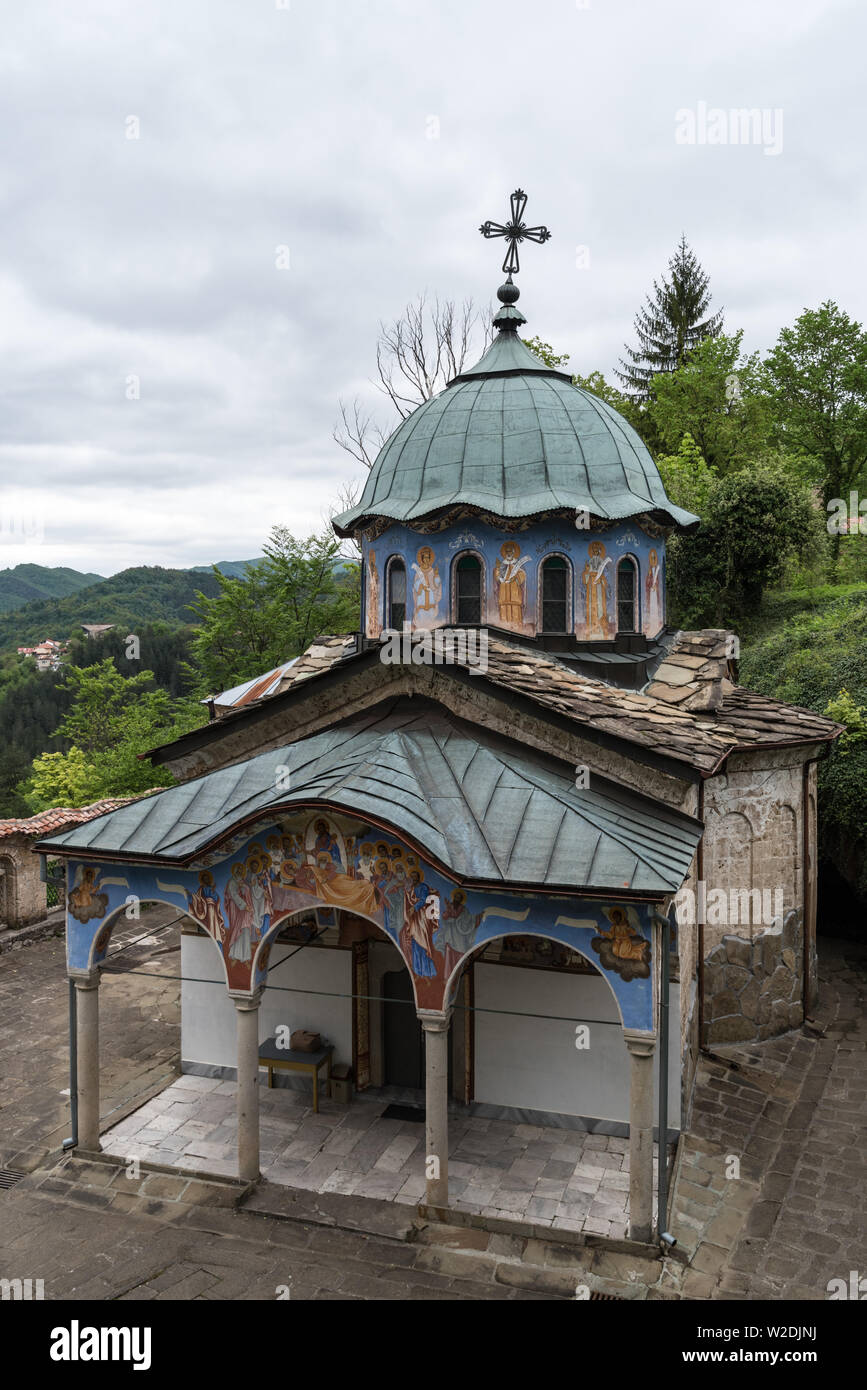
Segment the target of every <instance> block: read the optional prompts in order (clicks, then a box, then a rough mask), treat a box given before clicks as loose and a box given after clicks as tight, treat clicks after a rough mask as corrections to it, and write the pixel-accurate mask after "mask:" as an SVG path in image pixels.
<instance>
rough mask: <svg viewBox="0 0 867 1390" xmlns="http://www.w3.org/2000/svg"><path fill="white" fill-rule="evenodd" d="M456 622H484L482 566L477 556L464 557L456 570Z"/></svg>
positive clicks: (459, 561)
mask: <svg viewBox="0 0 867 1390" xmlns="http://www.w3.org/2000/svg"><path fill="white" fill-rule="evenodd" d="M455 607H456V610H457V613H456V618H455V621H456V622H459V623H480V622H481V621H482V566H481V564H480V562H479V561H478V560H477V559H476V557H475V555H462V556H461V557H460V559H459V560H458V562H457V566H456V568H455Z"/></svg>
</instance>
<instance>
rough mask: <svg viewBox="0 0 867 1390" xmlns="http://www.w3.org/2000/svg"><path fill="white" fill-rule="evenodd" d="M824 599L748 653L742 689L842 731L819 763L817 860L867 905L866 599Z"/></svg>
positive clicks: (860, 595)
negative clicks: (824, 717) (801, 709)
mask: <svg viewBox="0 0 867 1390" xmlns="http://www.w3.org/2000/svg"><path fill="white" fill-rule="evenodd" d="M824 593H825V594H827V597H826V598H825V599H823V600H821V601H819V602H817V604H816V606H814V607H813V608H812V609H811V610H810V611H808V612H802V613H800V614H798V615H796V616H794V617H791V618H789V619H788V620H787V621H786V622H785V623H783V624H782V625H781V626H779V627H776V628H774V629H773V630H772V631H771V632H770V633H768V634H767V635H766V636H764V637H763V638H761V639H760V640H759V641H756V642H754V643H752V644H750V645H749V646H747V647H745V649H744V650H743V652H742V654H741V662H740V679H741V681H742V683H743V684H744V685H746V686H748V687H749V688H750V689H752V690H758V691H759V692H760V693H761V694H764V695H771V696H773V697H774V698H776V699H778V700H786V701H788V702H789V703H790V704H793V705H800V706H802V707H805V708H806V709H812V710H815V711H816V712H817V713H821V714H826V715H828V717H829V718H831V719H835V720H837V722H838V723H840V724H843V725H844V727H845V729H846V732H845V733H844V734H843V735H842V736H841V737H840V739H839V740H838V742H837V744H836V746H835V748H834V750H833V751H832V752H831V754H830V756H829V757H827V758H823V759H822V761H821V762H820V763H819V777H818V784H819V785H818V790H819V853H820V856H821V858H822V859H824V860H825V861H827V862H830V863H831V864H833V865H834V867H835V869H836V870H837V872H838V873H839V874H840V875H841V876H842V878H843V879H844V880H845V881H846V882H847V883H848V884H849V886H850V887H851V888H852V889H853V890H854V891H855V892H856V893H857V894H858V895H859V897H860V899H861V901H862V902H863V903H867V662H865V661H864V652H865V650H867V598H865V593H864V589H863V586H862V587H861V588H860V590H859V591H857V592H854V593H851V594H848V595H847V596H846V597H842V598H841V597H835V596H834V591H833V590H832V589H826V590H825V591H824Z"/></svg>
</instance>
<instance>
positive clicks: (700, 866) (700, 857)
mask: <svg viewBox="0 0 867 1390" xmlns="http://www.w3.org/2000/svg"><path fill="white" fill-rule="evenodd" d="M697 819H698V820H700V821H701V823H702V827H704V782H699V784H698V811H697ZM703 882H704V830H703V829H702V837H701V839H700V840H699V842H698V849H697V851H696V886H697V888H698V891H697V893H696V904H697V905H698V904H700V903H702V902H703V901H704V895H703V894H702V892H701V888H700V885H701V884H702V883H703ZM697 915H698V914H697ZM701 917H704V913H701ZM682 987H683V984H682V982H681V988H682ZM703 1048H704V922H703V921H701V920H699V922H698V1050H699V1052H701V1051H702V1049H703Z"/></svg>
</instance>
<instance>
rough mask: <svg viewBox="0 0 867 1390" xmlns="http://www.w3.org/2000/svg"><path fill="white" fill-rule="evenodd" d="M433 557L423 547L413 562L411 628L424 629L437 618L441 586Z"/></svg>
mask: <svg viewBox="0 0 867 1390" xmlns="http://www.w3.org/2000/svg"><path fill="white" fill-rule="evenodd" d="M435 558H436V557H435V556H434V553H433V550H432V549H431V547H430V546H429V545H423V546H421V548H420V549H419V551H418V554H417V555H416V558H415V561H414V562H413V566H412V568H413V581H412V598H413V615H412V620H413V626H414V627H419V628H426V627H429V626H431V624H433V623H434V622H435V621H436V619H437V618H438V617H439V606H440V600H441V599H442V596H443V585H442V580H441V579H440V572H439V570H438V569H437V567H436V564H435V563H434V561H435Z"/></svg>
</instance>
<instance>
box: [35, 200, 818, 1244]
mask: <svg viewBox="0 0 867 1390" xmlns="http://www.w3.org/2000/svg"><path fill="white" fill-rule="evenodd" d="M525 203H526V198H525V196H524V195H523V194H522V193H520V192H518V193H516V194H515V195H514V196H513V199H512V211H511V221H510V222H509V223H507V224H506V225H504V226H502V227H498V226H496V225H495V224H491V223H487V224H485V226H484V227H483V228H482V230H483V232H485V234H486V235H504V236H505V237H506V239H507V242H508V248H509V254H508V256H507V258H506V262H505V264H504V270H505V271H506V274H507V279H506V282H505V284H504V285H502V286H501V288H500V289H499V291H498V300H499V306H500V307H499V309H498V312H497V313H496V316H495V318H494V328H495V336H494V339H493V342H492V343H491V345H490V347H489V348H488V349H487V351H486V352H485V353H484V355H483V356H482V358H481V360H480V361H478V362H477V363H476V364H475V366H473V367H471V368H469V369H468V370H464V371H461V372H460V374H459V375H457V376H456V377H455V378H454V379H453V380H452V381H451V382H449V384H448V386H447V387H446V388H445V389H444V390H443V391H441V392H440V394H439V395H437V396H435V397H433V398H432V399H430V400H428V401H426V402H425V403H424V404H422V405H420V406H419V407H418V408H417V409H416V410H415V411H413V413H412V414H410V415H409V416H408V417H407V418H406V419H405V420H404V421H403V422H402V423H401V424H400V426H399V427H398V428H397V429H396V430H395V432H394V433H393V434H392V436H391V438H390V439H388V441H387V442H386V443H385V445H384V447H383V448H382V450H381V452H380V453H379V456H378V458H377V459H376V461H375V463H374V466H373V467H372V469H371V471H370V475H369V477H368V479H367V482H366V486H365V488H364V491H363V494H362V495H361V497H360V500H359V501H358V503H357V505H355V506H353V507H352V508H351V509H350V510H349V511H346V512H344V513H343V514H342V515H341V516H339V517H337V518H336V519H335V521H334V527H335V530H336V532H337V534H338V535H339V536H341V537H352V538H354V539H355V540H356V541H357V542H358V544H359V546H360V549H361V555H362V595H363V599H362V614H361V624H360V630H359V631H358V632H354V633H347V634H328V635H323V636H322V637H320V638H318V639H317V640H316V642H314V643H313V645H312V646H311V647H310V648H309V649H308V650H307V651H305V652H304V653H303V654H302V655H301V656H300V657H299V658H298V660H296V661H294V662H290V663H288V664H287V665H286V666H285V667H281V668H278V669H277V670H276V671H275V672H270V673H267V678H266V677H264V676H263V679H262V680H261V681H258V682H252V683H247V684H246V685H245V686H242V687H238V688H236V689H235V690H234V691H232V692H226V693H225V694H224V695H222V696H221V695H216V696H215V698H214V700H213V703H212V713H213V717H212V718H211V720H210V722H209V723H207V724H206V725H205V726H204V727H202V728H200V729H197V730H195V731H194V732H192V733H189V734H187V735H185V736H184V737H183V738H181V739H179V740H177V741H176V742H174V743H172V744H171V745H169V746H167V747H163V748H159V749H156V750H154V751H152V752H151V753H150V755H149V756H150V758H151V760H152V762H153V763H154V764H159V765H161V766H167V767H169V768H170V769H171V770H172V772H173V773H174V774H175V775H176V777H177V778H178V783H179V784H178V785H177V786H174V787H170V788H167V789H166V790H163V791H161V792H159V793H156V794H154V795H151V796H148V797H146V798H143V799H140V800H138V801H135V802H133V803H130V804H128V805H124V806H121V807H119V808H118V809H115V810H112V811H109V812H108V813H107V814H105V815H103V816H101V817H99V818H98V819H95V820H92V821H90V822H89V823H87V824H86V825H82V826H76V827H74V828H72V829H71V830H68V831H67V832H65V833H63V834H60V835H55V836H53V837H51V838H50V839H46V840H44V841H43V842H42V843H41V844H40V846H39V847H38V848H39V849H40V851H41V852H44V853H46V854H50V855H51V856H52V857H54V858H57V857H62V858H64V859H65V860H66V862H67V872H68V914H67V923H68V926H67V941H68V967H69V974H70V977H71V978H72V979H73V980H74V981H75V984H76V996H77V1030H78V1032H77V1036H78V1121H79V1125H78V1133H79V1146H80V1147H81V1148H82V1149H84V1150H95V1149H97V1148H98V1147H99V1144H100V1132H101V1125H100V1111H99V1054H98V1037H99V1032H98V1015H99V1009H98V999H99V989H98V985H99V979H100V965H101V963H102V962H103V961H104V960H105V957H106V952H107V950H108V946H109V942H110V939H111V934H112V930H113V928H114V926H115V924H116V923H117V921H118V920H119V919H120V920H123V915H124V911H125V909H126V907H127V906H128V904H129V902H130V901H131V900H140V901H142V902H145V901H159V902H163V903H169V904H171V905H172V906H174V907H176V908H178V910H179V911H180V912H182V913H183V914H185V925H184V930H183V936H182V958H181V975H182V1024H181V1069H182V1071H183V1072H184V1073H186V1074H189V1075H194V1076H201V1077H221V1078H225V1079H228V1080H236V1081H237V1171H238V1173H239V1175H240V1176H241V1177H243V1178H245V1179H248V1180H251V1181H255V1180H257V1179H258V1177H259V1174H260V1168H261V1164H260V1132H259V1109H260V1097H261V1095H262V1094H263V1089H262V1088H263V1087H264V1086H265V1084H266V1078H265V1074H264V1072H263V1071H260V1068H261V1067H263V1066H265V1065H266V1064H267V1062H268V1059H269V1058H271V1059H275V1066H274V1069H273V1070H274V1077H275V1080H276V1082H277V1084H278V1085H281V1086H285V1087H295V1088H301V1087H304V1088H306V1089H307V1091H308V1092H309V1090H310V1085H311V1082H310V1078H309V1076H306V1075H304V1074H303V1072H298V1071H293V1070H292V1069H281V1067H280V1066H279V1061H280V1053H281V1049H282V1050H283V1051H286V1052H287V1055H288V1052H290V1051H291V1053H292V1056H293V1057H295V1056H296V1055H297V1049H296V1048H294V1047H290V1046H289V1043H288V1042H287V1039H291V1035H292V1034H297V1032H298V1031H300V1030H307V1031H309V1032H312V1033H314V1034H319V1035H320V1037H321V1040H322V1050H323V1052H326V1051H327V1066H328V1068H329V1069H330V1070H333V1069H334V1068H342V1069H344V1070H345V1069H348V1071H349V1079H350V1083H351V1088H352V1092H353V1097H354V1098H353V1101H352V1104H360V1103H362V1102H363V1101H364V1099H365V1097H371V1096H377V1097H385V1098H391V1099H392V1100H396V1101H398V1102H400V1103H402V1104H404V1105H406V1106H409V1107H412V1106H415V1107H418V1108H419V1109H423V1110H424V1136H425V1138H424V1149H425V1155H424V1156H425V1170H424V1178H425V1187H424V1194H423V1195H424V1201H425V1203H426V1205H427V1207H428V1209H443V1208H447V1207H448V1205H449V1200H450V1194H449V1125H450V1121H451V1123H452V1124H455V1123H456V1117H460V1116H466V1115H469V1116H479V1117H483V1118H485V1117H487V1118H489V1119H509V1118H514V1119H515V1120H516V1122H518V1123H522V1124H528V1125H536V1126H550V1127H559V1128H561V1129H563V1130H564V1131H565V1130H583V1131H585V1132H589V1133H596V1134H601V1135H609V1136H610V1135H621V1136H622V1137H623V1138H624V1139H625V1140H626V1141H627V1142H626V1144H625V1145H624V1146H623V1147H624V1149H625V1150H626V1152H627V1154H628V1226H627V1229H628V1234H629V1235H630V1236H631V1237H632V1238H633V1239H635V1240H641V1241H647V1240H649V1239H650V1238H651V1237H652V1235H653V1233H654V1232H655V1231H656V1230H662V1229H664V1224H663V1223H664V1216H665V1213H664V1210H660V1211H659V1212H658V1214H657V1212H656V1210H655V1201H656V1183H657V1181H658V1180H659V1179H658V1177H657V1176H656V1172H655V1167H654V1152H655V1141H657V1142H658V1141H659V1140H660V1139H663V1140H668V1139H671V1138H673V1137H674V1136H676V1134H677V1132H678V1131H679V1130H680V1129H681V1128H683V1127H684V1126H685V1125H686V1124H687V1123H688V1120H689V1111H690V1104H691V1098H692V1089H693V1075H694V1070H695V1063H696V1058H697V1055H698V1051H699V1049H700V1048H701V1047H706V1046H713V1045H719V1044H724V1043H729V1042H749V1041H757V1040H761V1039H764V1038H768V1037H771V1036H774V1035H775V1034H778V1033H781V1032H784V1031H786V1030H788V1029H791V1028H796V1027H798V1026H799V1025H800V1024H801V1023H802V1021H803V1019H804V1016H805V1013H807V1012H808V1011H809V1010H810V1008H811V1006H812V1003H813V1002H814V1000H815V996H816V988H817V985H816V766H817V761H818V760H819V759H820V758H821V757H822V756H824V754H825V752H826V750H827V748H828V746H829V744H830V743H831V742H832V741H833V739H834V738H835V737H836V736H837V735H838V733H839V732H840V730H839V726H837V725H836V724H834V723H832V722H831V721H830V720H828V719H824V718H822V717H820V716H818V715H815V714H812V713H810V712H809V711H805V710H801V709H795V708H792V707H790V706H787V705H784V704H781V703H779V702H777V701H774V700H770V699H767V698H765V697H762V696H759V695H757V694H754V693H752V692H750V691H749V690H745V689H743V688H742V687H740V686H739V685H738V683H737V663H736V644H735V643H734V641H733V639H732V637H731V634H728V633H726V632H724V631H718V630H712V631H699V632H681V631H676V630H674V629H673V628H672V626H671V625H670V623H669V621H668V617H667V609H666V545H667V542H668V540H669V538H670V537H671V536H672V535H673V534H675V533H677V532H679V531H687V532H688V531H691V530H693V529H695V528H696V527H697V526H698V525H699V521H698V518H697V517H695V516H693V515H691V514H690V513H688V512H685V511H684V510H682V509H681V508H680V507H677V506H675V505H674V504H673V503H672V502H671V501H670V500H669V498H668V497H667V496H666V493H665V488H664V486H663V483H662V480H661V478H660V475H659V472H658V471H657V468H656V466H655V464H654V462H653V459H652V458H651V456H650V454H649V452H648V450H647V448H646V447H645V445H644V444H643V442H642V441H641V439H640V438H639V436H638V435H637V434H636V432H635V431H634V430H633V429H632V428H631V426H630V425H629V424H628V423H627V422H626V420H624V419H623V418H622V416H620V415H619V414H618V413H617V412H616V411H615V410H613V409H612V408H611V407H610V406H609V405H607V404H606V403H605V402H603V401H602V400H600V399H599V398H597V397H596V396H594V395H593V394H591V393H590V392H588V391H586V390H582V389H581V388H579V387H577V386H575V385H574V384H573V382H572V380H571V377H570V376H569V375H568V373H565V372H563V371H561V370H558V369H555V368H552V367H549V366H547V365H546V364H545V363H544V362H543V361H541V360H540V359H539V358H538V357H536V356H535V355H534V354H533V353H532V352H531V351H530V350H529V349H528V348H527V347H526V346H525V345H524V343H523V341H522V340H521V337H520V332H521V330H522V329H523V326H524V324H525V322H526V320H525V318H524V315H523V314H522V313H521V311H520V309H519V308H518V307H517V301H518V289H517V287H516V285H515V283H514V279H513V274H514V272H516V271H517V269H518V262H517V247H518V244H519V243H521V242H523V241H525V240H531V241H533V240H535V241H543V240H545V239H547V236H548V233H547V229H545V228H528V227H526V225H525V224H524V222H523V212H524V207H525ZM296 1041H297V1038H296ZM326 1043H327V1047H326ZM311 1055H313V1054H311ZM270 1078H271V1071H270V1070H269V1079H270ZM664 1149H665V1145H663V1150H664ZM187 1166H189V1160H187ZM203 1166H206V1165H203ZM661 1169H662V1170H663V1174H664V1169H665V1164H664V1163H663V1164H662V1165H661ZM663 1184H664V1176H663ZM661 1195H662V1196H663V1197H664V1185H663V1190H662V1194H661ZM554 1224H555V1225H556V1218H555V1219H554ZM625 1233H626V1231H624V1234H625Z"/></svg>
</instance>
